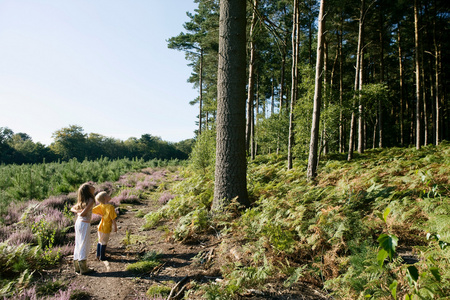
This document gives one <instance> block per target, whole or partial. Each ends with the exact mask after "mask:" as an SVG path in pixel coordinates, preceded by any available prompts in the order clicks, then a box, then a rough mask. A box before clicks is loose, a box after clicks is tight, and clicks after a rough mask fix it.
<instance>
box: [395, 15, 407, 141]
mask: <svg viewBox="0 0 450 300" xmlns="http://www.w3.org/2000/svg"><path fill="white" fill-rule="evenodd" d="M397 37H398V38H397V42H398V64H399V66H398V69H399V77H400V78H399V90H400V145H401V146H402V147H403V146H404V144H405V138H404V129H403V122H404V121H403V115H404V107H405V103H404V102H405V100H404V87H403V84H404V78H403V53H402V46H401V25H400V23H399V24H398V32H397Z"/></svg>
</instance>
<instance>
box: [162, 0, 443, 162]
mask: <svg viewBox="0 0 450 300" xmlns="http://www.w3.org/2000/svg"><path fill="white" fill-rule="evenodd" d="M195 2H196V3H198V8H197V9H195V11H194V12H193V13H191V12H188V13H187V15H188V17H189V21H188V22H186V23H184V25H183V27H184V31H183V32H181V33H180V34H179V35H177V36H174V37H171V38H169V39H168V41H167V42H168V47H169V48H172V49H177V50H180V51H184V52H185V53H186V59H187V60H188V61H189V65H190V66H191V67H192V75H191V77H190V78H189V79H188V80H189V81H190V82H192V83H193V84H194V86H195V87H197V88H198V90H199V95H198V97H197V98H196V99H193V100H192V101H191V104H193V105H198V106H199V114H198V129H197V134H201V133H202V132H204V131H207V130H216V128H217V126H218V119H217V118H218V114H219V112H218V110H219V109H220V108H219V107H218V88H219V90H220V87H218V85H219V84H220V80H219V81H218V68H217V66H218V64H219V59H220V57H221V56H220V55H219V16H220V14H219V7H220V5H219V4H220V3H219V1H218V0H195ZM246 3H247V8H246V12H247V15H246V19H247V22H246V37H247V39H246V63H245V64H246V74H247V75H246V79H244V80H245V85H246V95H245V96H240V97H241V98H240V99H239V101H243V102H245V103H246V109H245V111H246V113H245V114H246V118H245V120H246V125H245V127H246V129H245V135H246V137H245V147H246V152H247V154H248V155H249V156H250V157H252V158H253V157H254V156H255V155H256V154H259V153H270V152H282V153H287V154H288V160H291V159H292V157H305V156H307V154H308V152H310V149H311V147H314V145H313V144H312V142H313V139H312V133H314V135H315V137H314V139H317V146H316V148H317V149H316V150H315V151H317V152H318V154H319V155H320V154H327V153H330V152H340V153H348V159H352V156H353V151H357V152H360V153H362V152H364V150H365V149H369V148H377V147H380V148H381V147H393V146H402V147H403V146H415V147H417V148H419V147H421V146H422V145H427V144H436V145H437V144H439V142H441V141H442V140H444V139H446V140H448V139H449V138H450V130H449V128H450V116H449V112H450V111H449V108H450V105H449V100H448V96H447V94H448V91H447V86H448V83H449V75H448V74H449V72H448V68H449V64H448V57H450V56H449V55H448V52H449V49H450V47H449V46H450V45H449V42H450V39H449V38H448V37H449V34H450V31H449V25H450V22H449V19H450V9H449V7H450V6H449V4H448V2H447V1H445V0H415V1H403V0H401V1H386V0H371V1H369V0H346V1H342V0H328V1H326V2H325V1H317V0H306V1H299V0H251V1H250V0H249V1H246ZM320 4H322V6H323V13H322V14H323V17H321V18H319V9H320V7H321V5H320ZM322 21H323V23H322ZM320 24H323V27H324V28H323V32H322V33H319V32H318V30H319V25H320ZM318 43H319V44H318ZM318 49H320V51H321V53H318ZM318 54H319V55H318ZM319 56H321V58H320V59H318V57H319ZM319 63H320V65H319ZM318 66H319V67H318ZM219 69H220V68H219ZM318 80H320V86H321V90H320V91H318V90H317V86H318ZM219 92H220V91H219ZM318 92H320V94H317V93H318ZM318 100H320V101H318ZM314 103H315V104H316V107H314ZM313 111H315V112H316V116H320V118H316V119H314V116H315V114H313ZM317 113H318V115H317ZM315 126H316V127H317V128H314V127H315ZM288 165H289V167H291V166H292V165H291V163H289V162H288Z"/></svg>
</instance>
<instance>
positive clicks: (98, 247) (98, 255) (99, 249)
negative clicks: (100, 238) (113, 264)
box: [97, 243, 102, 260]
mask: <svg viewBox="0 0 450 300" xmlns="http://www.w3.org/2000/svg"><path fill="white" fill-rule="evenodd" d="M101 247H102V244H100V243H97V260H101V255H102V248H101Z"/></svg>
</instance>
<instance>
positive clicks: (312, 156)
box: [307, 0, 325, 179]
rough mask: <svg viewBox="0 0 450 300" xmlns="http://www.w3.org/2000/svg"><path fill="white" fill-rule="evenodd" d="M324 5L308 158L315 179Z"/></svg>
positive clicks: (312, 176) (319, 29)
mask: <svg viewBox="0 0 450 300" xmlns="http://www.w3.org/2000/svg"><path fill="white" fill-rule="evenodd" d="M324 6H325V0H322V1H320V10H319V19H318V22H319V28H318V32H317V57H316V77H315V88H314V108H313V116H312V125H311V140H310V144H309V158H308V169H307V177H308V178H309V179H313V178H315V177H316V175H317V161H318V154H317V152H318V151H317V150H318V149H317V146H318V142H319V127H320V105H321V104H320V102H321V99H322V76H323V55H324V49H323V46H324V36H323V32H324V27H325V20H324Z"/></svg>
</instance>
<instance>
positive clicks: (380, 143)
mask: <svg viewBox="0 0 450 300" xmlns="http://www.w3.org/2000/svg"><path fill="white" fill-rule="evenodd" d="M379 7H380V82H381V83H384V21H383V1H381V0H380V6H379ZM378 137H379V140H378V147H380V148H383V106H382V103H381V100H378Z"/></svg>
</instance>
